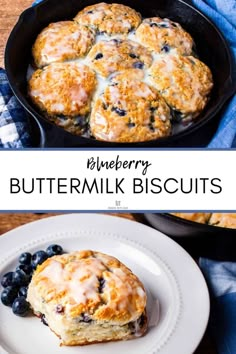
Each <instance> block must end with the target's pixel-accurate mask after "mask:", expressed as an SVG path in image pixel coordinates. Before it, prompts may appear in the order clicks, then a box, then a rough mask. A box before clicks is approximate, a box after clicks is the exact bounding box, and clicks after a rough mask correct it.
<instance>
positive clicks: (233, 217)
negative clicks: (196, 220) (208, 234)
mask: <svg viewBox="0 0 236 354" xmlns="http://www.w3.org/2000/svg"><path fill="white" fill-rule="evenodd" d="M209 224H210V225H213V226H219V227H228V228H231V229H236V214H235V213H234V214H233V213H213V214H211V218H210V220H209Z"/></svg>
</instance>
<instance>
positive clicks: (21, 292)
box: [18, 286, 28, 298]
mask: <svg viewBox="0 0 236 354" xmlns="http://www.w3.org/2000/svg"><path fill="white" fill-rule="evenodd" d="M27 292H28V288H27V286H22V287H21V288H20V290H19V291H18V296H23V297H25V298H26V297H27Z"/></svg>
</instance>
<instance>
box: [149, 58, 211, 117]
mask: <svg viewBox="0 0 236 354" xmlns="http://www.w3.org/2000/svg"><path fill="white" fill-rule="evenodd" d="M150 80H151V81H152V83H153V85H154V86H155V87H156V88H157V90H158V91H159V92H160V94H161V95H162V96H163V97H164V98H165V100H166V101H167V103H168V104H169V105H170V106H171V107H173V108H174V109H175V110H178V111H180V112H182V113H186V114H187V113H191V112H194V113H195V114H196V112H199V111H201V110H202V109H203V108H204V107H205V104H206V102H207V99H208V94H209V93H210V91H211V88H212V86H213V79H212V74H211V71H210V69H209V68H208V67H207V65H205V64H204V63H203V62H201V61H200V60H199V59H197V58H194V57H192V56H188V57H184V56H181V55H171V54H170V55H159V56H157V57H156V59H155V61H154V62H153V64H152V66H151V68H150Z"/></svg>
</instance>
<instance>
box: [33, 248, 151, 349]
mask: <svg viewBox="0 0 236 354" xmlns="http://www.w3.org/2000/svg"><path fill="white" fill-rule="evenodd" d="M146 298H147V297H146V293H145V289H144V287H143V285H142V283H141V282H140V281H139V279H138V278H137V277H136V276H135V275H134V274H133V273H132V272H131V270H129V269H128V268H127V267H126V266H125V265H124V264H122V263H121V262H119V261H118V260H117V259H116V258H114V257H111V256H108V255H106V254H103V253H100V252H94V251H78V252H73V253H70V254H63V255H60V256H54V257H52V258H49V259H47V260H46V261H45V262H44V263H43V264H41V265H40V266H38V267H37V269H36V271H35V272H34V274H33V277H32V280H31V282H30V285H29V289H28V296H27V301H29V303H30V305H31V307H32V309H33V311H34V313H35V315H36V316H38V317H41V318H42V319H43V321H44V322H45V324H47V325H48V326H49V328H50V329H51V330H52V331H53V332H54V333H55V334H56V335H57V336H58V337H59V338H60V340H61V345H68V346H72V345H85V344H90V343H98V342H108V341H115V340H126V339H131V338H136V337H140V336H142V335H143V334H144V333H145V332H146V330H147V317H146Z"/></svg>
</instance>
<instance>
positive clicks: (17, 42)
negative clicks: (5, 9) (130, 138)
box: [5, 0, 235, 147]
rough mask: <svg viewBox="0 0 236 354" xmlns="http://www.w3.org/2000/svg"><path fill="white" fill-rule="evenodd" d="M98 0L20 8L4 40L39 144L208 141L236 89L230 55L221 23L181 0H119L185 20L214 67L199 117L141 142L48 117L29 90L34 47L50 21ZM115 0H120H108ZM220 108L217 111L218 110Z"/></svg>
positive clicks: (50, 1) (14, 84)
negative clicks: (110, 138)
mask: <svg viewBox="0 0 236 354" xmlns="http://www.w3.org/2000/svg"><path fill="white" fill-rule="evenodd" d="M97 2H100V1H96V0H95V1H94V0H86V1H85V0H60V1H58V0H45V1H43V2H42V3H40V4H38V5H36V6H35V7H32V8H29V9H27V10H26V11H24V12H23V13H22V15H21V16H20V18H19V21H18V23H17V24H16V26H15V27H14V29H13V30H12V32H11V34H10V37H9V39H8V42H7V46H6V53H5V67H6V71H7V76H8V79H9V82H10V85H11V88H12V90H13V92H14V94H15V95H16V97H17V98H18V100H19V101H20V103H21V104H22V105H23V107H24V108H25V109H26V110H27V111H28V112H29V113H30V116H31V117H33V118H34V119H36V120H37V122H38V123H39V126H40V139H41V143H40V145H41V146H45V147H78V146H80V147H86V146H87V147H94V146H98V147H126V146H128V147H139V146H140V147H165V146H167V147H181V146H204V145H205V144H206V143H207V142H208V141H209V139H210V137H211V135H212V133H213V132H214V130H215V129H216V126H217V123H218V119H219V112H220V110H221V109H222V107H223V105H224V103H225V102H226V101H227V100H228V99H229V97H230V96H231V95H232V94H233V92H234V90H235V87H233V84H232V61H231V56H230V52H229V49H228V47H227V44H226V42H225V40H224V38H223V37H222V35H221V34H220V32H219V31H218V30H217V28H216V27H215V26H214V25H213V24H212V23H211V22H210V21H209V20H208V19H207V18H206V17H205V16H203V15H202V14H201V13H200V12H199V11H197V10H196V9H195V8H193V7H192V6H191V5H190V4H188V3H186V2H184V1H182V0H158V1H155V0H145V1H143V0H135V1H132V0H121V1H117V2H121V3H123V4H125V5H128V6H131V7H133V8H135V9H136V10H137V11H139V12H140V13H141V14H142V16H143V17H150V16H157V15H159V16H161V17H168V18H170V19H171V20H174V21H177V22H179V23H181V24H182V25H183V26H184V28H185V29H186V30H187V31H188V32H189V33H191V35H192V36H193V38H194V40H195V42H196V46H197V51H198V54H199V57H200V58H201V59H202V60H203V62H205V63H206V64H208V65H209V67H210V68H211V70H212V72H213V77H214V89H213V91H212V94H211V99H210V101H209V103H208V105H207V107H206V109H205V110H204V112H203V113H202V114H201V116H199V118H198V120H197V121H196V122H195V123H194V124H193V125H192V126H190V127H189V128H187V129H186V130H184V131H182V132H180V133H178V134H176V135H173V136H171V137H168V138H161V139H157V140H153V141H150V142H143V143H129V144H128V143H127V144H121V143H107V142H100V141H97V140H95V139H89V138H82V137H78V136H75V135H72V134H71V133H68V132H66V131H64V130H63V129H62V128H59V127H57V126H55V125H53V124H51V123H49V122H48V121H47V120H46V119H45V118H44V117H43V115H42V114H41V113H40V112H39V111H38V110H37V108H35V107H34V106H33V105H32V103H31V101H30V99H29V98H28V96H27V82H26V71H27V67H28V64H29V63H30V61H31V47H32V44H33V43H34V41H35V39H36V36H37V35H38V34H39V32H40V31H41V30H42V29H43V28H44V27H45V26H47V25H48V24H49V23H50V22H56V21H60V20H67V19H72V18H73V17H74V16H75V15H76V13H77V12H78V11H79V10H81V9H82V8H84V7H85V6H87V5H91V4H94V3H97ZM107 2H108V3H110V2H116V1H112V0H111V1H110V0H108V1H107ZM217 113H218V116H217Z"/></svg>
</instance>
